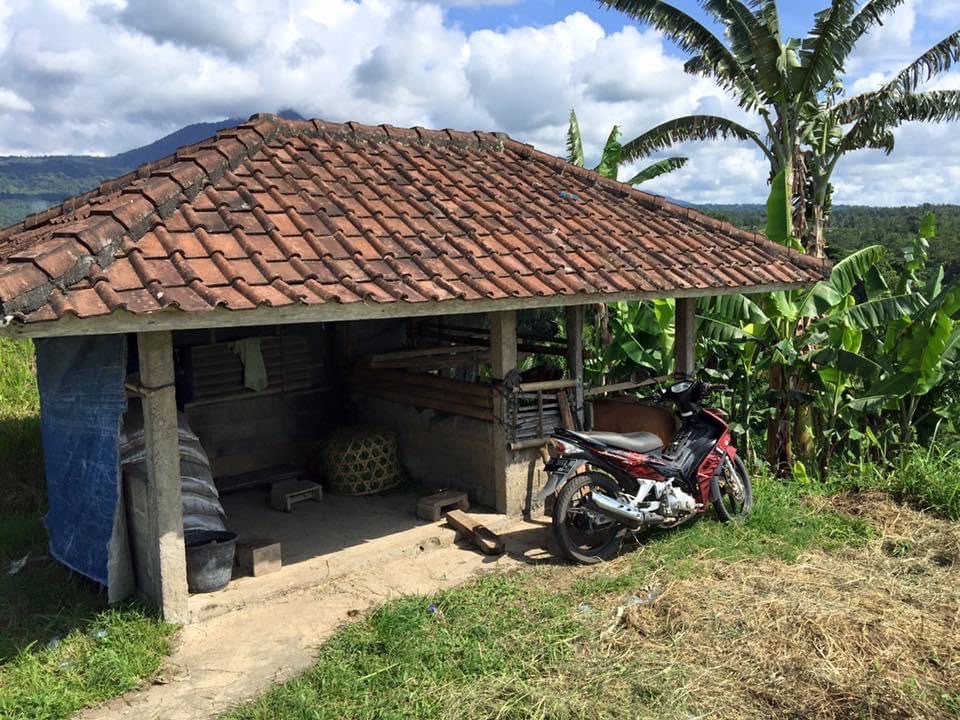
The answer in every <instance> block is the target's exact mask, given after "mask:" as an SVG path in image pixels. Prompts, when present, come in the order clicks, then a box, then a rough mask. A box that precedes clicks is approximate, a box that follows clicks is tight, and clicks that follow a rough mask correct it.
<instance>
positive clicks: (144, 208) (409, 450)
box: [0, 115, 825, 622]
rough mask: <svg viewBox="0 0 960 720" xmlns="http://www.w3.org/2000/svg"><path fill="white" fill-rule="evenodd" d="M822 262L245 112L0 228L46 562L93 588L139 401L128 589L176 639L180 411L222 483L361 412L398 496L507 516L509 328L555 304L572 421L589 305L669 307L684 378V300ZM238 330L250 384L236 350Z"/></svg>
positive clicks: (778, 279) (372, 134)
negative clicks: (375, 433) (446, 367)
mask: <svg viewBox="0 0 960 720" xmlns="http://www.w3.org/2000/svg"><path fill="white" fill-rule="evenodd" d="M824 270H825V268H824V265H823V263H822V261H819V260H814V259H812V258H809V257H807V256H804V255H801V254H798V253H796V252H792V251H789V250H787V249H786V248H784V247H782V246H779V245H777V244H774V243H772V242H769V241H767V240H766V239H765V238H763V237H762V236H759V235H755V234H753V233H749V232H745V231H742V230H739V229H736V228H734V227H732V226H731V225H729V224H728V223H726V222H721V221H719V220H715V219H713V218H710V217H708V216H706V215H704V214H702V213H700V212H698V211H697V210H694V209H690V208H686V207H681V206H679V205H676V204H673V203H671V202H668V201H667V200H665V199H663V198H661V197H656V196H653V195H650V194H647V193H644V192H640V191H638V190H636V189H634V188H631V187H629V186H628V185H625V184H621V183H618V182H615V181H612V180H609V179H606V178H603V177H601V176H599V175H597V174H596V173H594V172H592V171H589V170H585V169H582V168H578V167H574V166H573V165H571V164H569V163H567V162H565V161H563V160H561V159H559V158H556V157H553V156H550V155H547V154H545V153H543V152H540V151H538V150H536V149H534V148H533V147H531V146H529V145H525V144H522V143H520V142H516V141H514V140H511V139H510V138H509V137H506V136H504V135H501V134H488V133H480V132H456V131H452V130H425V129H422V128H413V129H399V128H394V127H390V126H386V125H381V126H365V125H359V124H357V123H346V124H334V123H328V122H323V121H319V120H314V121H289V120H282V119H278V118H277V117H274V116H270V115H256V116H253V117H252V118H250V120H249V121H248V122H247V123H244V124H243V125H240V126H238V127H236V128H233V129H230V130H225V131H223V132H220V133H219V134H218V135H217V136H216V137H214V138H211V139H210V140H208V141H205V142H202V143H199V144H197V145H193V146H189V147H185V148H182V149H181V150H179V151H178V152H177V153H176V154H175V155H173V156H170V157H168V158H165V159H163V160H160V161H158V162H154V163H150V164H148V165H144V166H143V167H141V168H139V169H138V170H136V171H135V172H133V173H131V174H129V175H126V176H123V177H120V178H117V179H115V180H110V181H108V182H104V183H103V184H102V185H100V187H98V188H96V189H95V190H93V191H91V192H88V193H86V194H84V195H81V196H78V197H75V198H73V199H70V200H68V201H66V202H64V203H63V204H62V205H60V206H58V207H54V208H51V209H49V210H47V211H45V212H42V213H39V214H36V215H32V216H30V217H28V218H26V220H24V221H23V222H21V223H20V224H18V225H16V226H13V227H10V228H7V229H6V230H4V231H2V233H0V334H3V335H8V336H17V337H29V338H34V339H35V341H36V347H37V358H38V376H39V382H40V392H41V403H42V405H41V407H42V428H43V444H44V455H45V461H46V474H47V480H48V490H49V498H50V515H49V516H48V519H47V524H48V528H49V532H50V537H51V549H52V551H53V553H54V554H55V556H56V557H58V559H60V560H62V561H63V562H65V563H66V564H68V565H70V566H71V567H73V568H74V569H76V570H79V571H80V572H83V573H85V574H87V575H89V576H91V577H93V578H95V579H97V580H99V581H100V582H103V583H107V582H108V581H109V568H108V565H109V562H110V559H109V557H108V552H107V544H108V543H109V540H110V538H111V536H112V534H113V533H114V532H115V526H116V525H117V523H118V517H117V516H118V513H117V508H118V507H122V504H120V503H118V498H120V497H121V494H122V493H121V488H122V484H121V481H120V466H119V460H118V450H117V446H118V436H119V432H120V427H121V423H122V419H123V413H124V412H125V408H126V406H127V397H128V396H130V397H133V396H136V397H139V398H140V401H141V403H142V410H143V417H144V426H145V435H146V467H147V480H146V482H145V483H144V484H143V487H142V488H140V491H139V492H140V495H141V500H142V501H141V503H140V505H139V506H138V509H137V512H138V513H139V515H138V518H137V519H136V520H135V521H132V524H133V525H135V528H134V533H135V534H136V535H137V536H138V541H137V542H133V543H132V547H133V549H134V558H133V560H134V565H135V566H136V569H137V572H136V578H137V583H138V585H139V590H140V592H141V593H142V594H144V595H145V596H146V597H147V598H149V599H151V600H153V601H154V602H155V603H156V604H158V605H159V606H160V607H161V608H162V609H163V612H164V614H165V617H167V618H168V619H169V620H171V621H175V622H177V621H181V622H182V621H185V620H186V619H187V618H188V610H187V591H186V582H185V570H184V546H183V536H182V508H181V498H180V468H179V453H178V445H177V443H178V439H177V422H178V421H177V413H178V409H179V410H180V411H181V412H183V413H186V415H187V416H188V417H189V418H190V421H191V424H192V425H193V426H194V428H195V429H196V431H197V434H198V435H199V437H200V440H201V442H202V443H203V445H204V447H205V449H206V450H207V452H208V453H209V454H210V457H211V461H212V462H213V463H214V466H215V467H216V468H217V469H218V474H219V475H222V476H229V475H234V474H237V473H245V472H249V471H252V470H256V469H257V468H258V467H266V466H269V465H270V464H273V463H277V462H279V461H281V460H283V459H285V458H286V459H289V458H291V457H294V458H298V460H300V461H302V460H303V457H302V455H303V453H305V452H306V450H305V448H306V447H307V446H309V443H310V442H311V441H312V440H314V439H315V436H316V435H317V434H318V433H319V432H320V431H322V430H326V429H330V428H333V427H336V426H337V425H339V424H342V423H343V422H344V420H345V419H346V418H349V419H350V420H351V421H357V420H359V421H364V420H367V421H369V420H375V421H377V422H379V423H381V424H385V425H388V426H391V427H393V428H395V429H396V431H397V433H398V435H399V436H400V441H401V451H403V452H404V454H405V457H404V461H405V463H406V464H407V466H408V469H409V471H410V474H411V475H413V476H414V477H415V479H417V480H419V481H420V482H423V483H425V484H428V485H429V484H431V483H433V484H441V485H445V486H453V487H458V488H460V489H464V490H467V491H468V492H469V493H470V494H471V496H472V499H474V500H475V501H477V502H479V503H481V504H487V505H490V506H494V507H496V509H497V510H499V511H501V512H507V513H518V512H520V511H521V510H522V509H523V508H524V506H525V504H526V503H528V502H529V498H530V496H531V492H535V491H536V488H534V487H531V484H532V483H531V474H530V467H531V465H532V463H533V462H534V461H535V458H536V457H537V453H536V450H535V449H534V450H532V449H531V448H535V447H536V446H537V445H538V444H539V443H541V442H542V441H541V436H542V435H543V433H544V428H543V427H542V426H538V427H537V432H535V433H534V435H533V437H532V438H531V437H526V438H524V437H523V435H524V434H523V433H520V434H518V432H517V427H516V426H513V427H511V423H512V422H513V421H512V420H510V418H511V414H510V402H511V399H510V395H509V393H508V392H504V391H503V388H502V387H499V385H498V381H500V380H502V379H503V378H504V377H506V376H507V374H508V373H509V372H510V371H511V370H512V369H514V368H515V367H516V365H517V357H518V340H517V313H518V311H527V310H535V309H542V308H560V307H563V308H566V322H567V332H566V337H567V338H569V340H568V341H567V343H566V344H565V346H564V347H563V348H562V351H561V352H560V353H559V354H561V355H562V356H564V357H565V359H566V362H567V378H566V384H563V383H559V384H558V387H569V388H570V389H571V391H572V392H571V394H570V397H571V404H572V410H573V413H574V414H576V415H581V416H582V409H583V380H582V377H583V375H582V373H583V355H582V348H581V337H582V327H583V318H584V313H583V309H584V307H585V306H586V305H588V304H591V303H608V302H614V301H620V300H643V299H647V298H659V297H673V298H677V303H676V309H677V317H676V355H677V367H678V369H680V370H687V371H692V370H693V363H694V345H695V342H694V341H695V337H694V332H695V317H694V306H695V299H696V298H697V297H698V296H705V295H714V294H721V293H731V292H768V291H776V290H785V289H790V288H796V287H801V286H805V285H809V284H811V283H813V282H815V281H817V280H819V279H821V277H822V276H823V273H824ZM425 335H429V336H430V337H432V338H434V339H435V340H439V341H443V340H446V341H450V340H459V341H460V343H459V344H460V345H463V344H466V345H468V346H470V347H471V348H472V349H471V350H470V352H475V353H476V355H475V357H474V358H473V361H474V362H475V363H476V364H479V365H481V366H486V367H488V368H489V373H486V374H483V373H482V375H484V377H485V378H486V379H480V380H475V381H473V382H470V381H469V380H470V378H468V377H465V376H463V375H462V374H461V375H458V376H456V377H451V373H449V372H446V373H439V374H436V373H434V372H431V370H433V369H434V368H435V367H436V365H433V366H431V365H430V364H429V363H425V364H423V366H422V367H421V368H416V367H414V368H412V369H411V368H409V367H408V368H406V369H397V368H398V367H400V365H402V362H400V363H399V364H398V358H399V359H402V358H403V355H402V353H403V352H405V351H408V350H409V348H410V347H411V345H412V341H413V337H414V336H416V337H424V336H425ZM250 338H260V339H261V340H262V343H261V345H260V350H261V353H262V359H263V363H264V365H265V368H266V371H267V373H266V374H267V378H266V379H265V381H264V382H265V383H266V384H265V385H263V386H262V387H261V389H259V390H250V389H248V388H247V387H246V386H245V383H244V381H243V378H242V372H241V370H242V366H240V365H237V363H238V362H239V359H238V356H237V355H236V353H234V352H231V350H230V348H234V349H235V348H236V346H235V343H237V342H238V341H241V340H244V339H250ZM464 338H467V339H466V340H465V339H464ZM547 341H549V338H547V339H546V340H545V342H547ZM523 342H524V341H521V343H520V344H521V350H522V346H523ZM447 345H448V346H449V347H450V348H453V349H452V350H451V351H450V352H451V353H452V354H455V353H456V350H455V349H456V347H457V346H456V345H453V344H450V343H449V342H448V343H447ZM441 346H442V345H441ZM554 347H556V345H555V344H554ZM441 352H444V351H442V350H441ZM371 354H372V355H374V356H375V357H377V358H378V359H377V360H376V361H374V362H367V363H365V367H361V368H358V367H356V366H357V359H358V358H360V357H361V356H364V357H370V355H371ZM417 357H422V355H418V356H417ZM361 364H364V363H361ZM417 370H419V372H417ZM458 378H459V379H458ZM513 389H514V390H516V388H513ZM529 434H530V433H529V432H528V433H526V435H527V436H529ZM131 504H132V503H131V502H130V501H129V499H128V502H127V505H128V506H129V505H131ZM127 512H128V513H129V512H130V509H129V508H128V510H127Z"/></svg>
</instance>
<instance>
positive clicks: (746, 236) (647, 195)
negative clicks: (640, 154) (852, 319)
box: [504, 137, 833, 270]
mask: <svg viewBox="0 0 960 720" xmlns="http://www.w3.org/2000/svg"><path fill="white" fill-rule="evenodd" d="M504 146H505V147H508V148H511V149H513V150H515V151H519V152H523V153H526V154H528V155H536V156H537V157H538V159H540V160H541V161H543V162H545V163H547V164H550V165H553V166H555V167H559V168H561V169H564V170H569V171H570V172H572V173H574V174H577V175H580V176H582V177H585V178H588V179H591V180H593V181H594V182H595V183H596V184H597V185H599V186H601V187H606V188H607V189H608V190H613V191H615V192H619V193H621V194H622V195H625V196H628V197H632V198H633V199H635V200H638V201H641V202H642V204H644V205H646V206H647V207H650V208H653V209H655V210H668V211H671V212H673V213H674V214H676V215H679V216H680V217H683V218H686V219H688V220H693V221H694V222H696V223H699V224H700V225H704V226H706V227H708V228H710V229H711V230H717V231H719V232H722V233H725V234H726V235H729V236H730V237H732V238H735V239H738V240H747V241H750V242H755V243H759V244H761V245H763V246H765V247H768V248H770V249H772V250H776V251H777V252H780V253H784V254H786V255H787V256H789V258H790V259H791V260H793V261H794V262H796V263H797V264H799V265H802V266H803V267H806V268H809V269H811V270H829V269H830V268H831V267H833V263H832V262H830V260H828V259H827V258H818V257H814V256H813V255H807V254H806V253H802V252H799V251H797V250H794V249H793V248H789V247H787V246H786V245H781V244H780V243H778V242H774V241H773V240H770V239H769V238H768V237H767V236H766V235H764V234H763V233H758V232H753V231H750V230H745V229H743V228H741V227H737V226H736V225H734V224H733V223H731V222H730V221H729V220H720V219H718V218H715V217H713V216H712V215H708V214H707V213H705V212H703V211H702V210H698V209H697V208H694V207H686V206H684V205H678V204H677V203H675V202H672V201H670V200H668V199H667V198H666V197H664V196H663V195H656V194H654V193H651V192H647V191H646V190H640V189H639V188H636V187H634V186H633V185H630V184H629V183H625V182H622V181H620V180H614V179H612V178H608V177H606V176H604V175H601V174H600V173H598V172H597V171H596V170H592V169H590V168H585V167H581V166H580V165H574V164H573V163H572V162H570V161H569V160H565V159H564V158H561V157H557V156H556V155H551V154H550V153H546V152H544V151H543V150H539V149H537V148H536V147H534V146H533V145H530V144H528V143H524V142H520V141H519V140H514V139H512V138H509V137H508V138H507V140H506V142H505V143H504Z"/></svg>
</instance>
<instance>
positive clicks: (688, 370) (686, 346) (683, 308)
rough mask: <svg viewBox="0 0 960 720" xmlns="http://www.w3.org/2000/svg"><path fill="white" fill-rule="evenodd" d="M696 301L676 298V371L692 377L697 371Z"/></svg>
mask: <svg viewBox="0 0 960 720" xmlns="http://www.w3.org/2000/svg"><path fill="white" fill-rule="evenodd" d="M696 315H697V299H696V298H677V305H676V324H675V327H674V329H675V340H674V344H673V353H674V358H675V359H676V371H677V372H678V373H684V374H686V375H693V374H694V372H696V369H697V336H696V331H697V317H696Z"/></svg>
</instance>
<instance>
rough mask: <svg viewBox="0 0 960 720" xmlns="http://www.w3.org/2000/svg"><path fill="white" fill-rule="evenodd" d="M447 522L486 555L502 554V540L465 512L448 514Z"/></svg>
mask: <svg viewBox="0 0 960 720" xmlns="http://www.w3.org/2000/svg"><path fill="white" fill-rule="evenodd" d="M447 522H448V523H450V525H451V526H452V527H453V528H455V529H456V530H459V531H460V532H462V533H463V534H464V535H466V536H467V537H468V538H470V540H471V542H473V544H474V545H476V546H477V547H478V548H480V549H481V550H482V551H483V552H484V553H486V554H487V555H500V554H501V553H502V552H503V549H504V548H503V540H501V539H500V536H499V535H497V534H496V533H495V532H493V530H490V529H489V528H487V527H486V526H484V525H482V524H481V523H479V522H477V521H476V520H475V519H474V518H472V517H470V516H469V515H467V514H466V513H465V512H462V511H460V510H452V511H450V512H448V513H447Z"/></svg>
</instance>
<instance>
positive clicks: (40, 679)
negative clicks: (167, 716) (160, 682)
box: [0, 608, 171, 720]
mask: <svg viewBox="0 0 960 720" xmlns="http://www.w3.org/2000/svg"><path fill="white" fill-rule="evenodd" d="M170 633H171V628H169V627H168V626H166V625H163V624H162V623H158V622H157V621H156V620H155V619H154V618H153V617H152V616H151V615H149V614H147V613H145V612H144V611H143V610H140V609H136V608H125V609H123V610H109V611H105V612H102V613H100V614H98V615H97V616H95V617H94V618H92V619H91V620H90V621H89V622H86V623H84V624H83V625H82V626H79V627H76V628H74V629H73V630H71V631H70V632H69V633H68V634H67V635H65V636H64V637H63V638H62V639H61V638H59V636H54V637H53V638H51V639H50V640H48V641H47V642H46V643H44V644H40V643H38V644H37V645H33V646H27V647H25V648H23V649H22V650H21V651H20V652H19V653H18V654H17V655H16V656H15V657H14V658H13V659H11V660H10V661H9V662H6V663H4V664H2V665H0V717H2V718H9V719H10V720H19V719H20V718H22V719H23V720H27V719H28V718H29V719H30V720H48V719H49V720H54V719H57V720H59V719H60V718H69V717H71V716H72V715H73V714H74V713H76V712H77V711H78V710H81V709H83V708H85V707H89V706H91V705H95V704H97V703H99V702H102V701H104V700H108V699H110V698H113V697H116V696H117V695H119V694H121V693H123V692H125V691H127V690H132V689H133V688H135V687H137V686H138V685H139V684H140V683H141V682H142V681H143V679H144V678H146V677H149V676H151V675H152V674H154V673H155V672H156V671H157V669H158V668H159V667H160V663H161V662H162V661H163V658H164V657H165V656H166V654H167V652H168V651H169V647H168V644H169V637H170Z"/></svg>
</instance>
